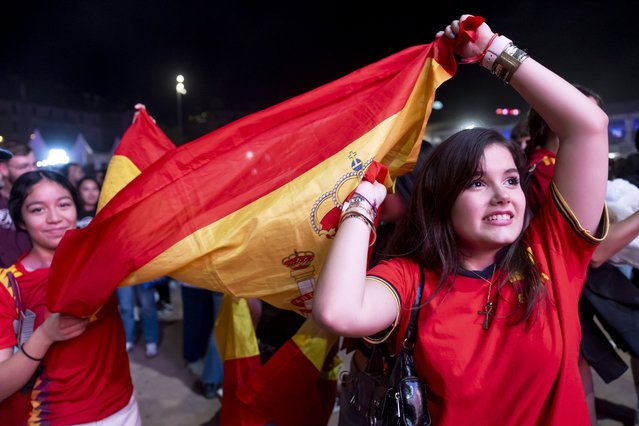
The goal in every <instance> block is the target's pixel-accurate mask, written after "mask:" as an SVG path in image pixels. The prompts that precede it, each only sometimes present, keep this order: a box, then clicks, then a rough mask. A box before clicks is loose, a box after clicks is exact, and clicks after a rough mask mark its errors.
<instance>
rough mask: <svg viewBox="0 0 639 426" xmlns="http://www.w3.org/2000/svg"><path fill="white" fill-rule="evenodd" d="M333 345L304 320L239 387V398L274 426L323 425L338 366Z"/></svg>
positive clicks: (332, 338)
mask: <svg viewBox="0 0 639 426" xmlns="http://www.w3.org/2000/svg"><path fill="white" fill-rule="evenodd" d="M336 341H337V337H336V336H333V335H330V334H327V333H326V331H324V330H322V329H320V328H319V327H318V326H317V324H315V323H314V322H313V321H312V320H310V319H309V320H306V322H305V323H304V324H303V325H302V327H301V328H300V329H299V330H298V332H297V333H296V334H295V335H294V336H293V337H292V338H291V339H289V340H288V341H287V342H286V343H285V344H284V346H282V347H281V348H279V349H278V350H277V352H275V354H274V355H273V356H272V357H271V358H270V359H269V360H268V361H267V362H266V364H264V365H263V366H262V367H261V368H260V369H257V370H255V371H254V373H253V375H252V377H251V380H250V381H249V382H248V383H246V384H244V385H243V386H241V387H240V388H239V390H238V397H239V399H240V400H241V401H242V402H243V403H244V404H245V405H246V406H247V407H250V408H251V410H252V411H253V412H255V413H259V414H260V415H261V416H262V417H264V418H266V419H268V420H269V421H270V422H274V423H276V424H277V425H279V426H297V425H302V424H303V425H308V426H324V425H326V424H327V423H328V420H329V418H330V416H331V414H332V412H333V407H334V405H335V395H336V387H337V373H338V368H339V365H340V361H339V358H338V357H337V356H335V353H336V348H337V345H336V344H335V343H336ZM225 374H226V372H225ZM224 395H226V388H225V389H224ZM222 407H224V403H222Z"/></svg>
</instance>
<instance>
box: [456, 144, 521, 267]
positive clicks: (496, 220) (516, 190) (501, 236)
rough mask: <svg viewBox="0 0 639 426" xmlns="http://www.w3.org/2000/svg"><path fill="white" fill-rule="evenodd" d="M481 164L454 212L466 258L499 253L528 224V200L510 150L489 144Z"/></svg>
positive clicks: (460, 196) (457, 232)
mask: <svg viewBox="0 0 639 426" xmlns="http://www.w3.org/2000/svg"><path fill="white" fill-rule="evenodd" d="M480 165H481V170H482V174H481V175H478V176H475V178H474V179H473V180H472V182H471V183H470V184H469V185H468V186H467V187H466V189H464V190H463V191H462V192H461V193H460V194H459V196H458V197H457V200H455V204H453V209H452V212H451V216H452V224H453V229H454V230H455V234H456V236H457V240H458V243H459V246H460V249H461V250H462V253H463V255H464V256H465V257H473V256H476V255H481V254H485V253H486V252H490V251H494V252H495V253H496V252H497V251H498V250H499V249H500V248H502V247H504V246H506V245H508V244H511V243H513V242H514V241H515V240H516V239H517V237H518V236H519V234H520V233H521V230H522V228H523V225H524V216H525V211H526V197H525V195H524V192H523V190H522V188H521V185H520V183H519V172H518V171H517V166H516V165H515V161H514V159H513V157H512V155H511V153H510V151H509V150H508V149H507V148H506V147H504V146H502V145H500V144H496V143H495V144H491V145H488V146H487V147H486V149H485V150H484V156H483V158H482V160H481V163H480Z"/></svg>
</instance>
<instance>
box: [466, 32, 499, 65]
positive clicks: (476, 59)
mask: <svg viewBox="0 0 639 426" xmlns="http://www.w3.org/2000/svg"><path fill="white" fill-rule="evenodd" d="M498 36H499V34H497V33H493V36H492V37H491V38H490V40H488V43H487V44H486V47H484V50H483V51H482V52H481V53H480V54H479V55H475V56H471V57H470V58H463V59H462V60H461V61H459V63H460V64H474V63H475V62H480V61H481V60H482V59H484V56H486V52H488V48H489V47H490V45H491V44H493V41H495V39H496V38H497V37H498Z"/></svg>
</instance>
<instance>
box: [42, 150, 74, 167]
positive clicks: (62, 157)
mask: <svg viewBox="0 0 639 426" xmlns="http://www.w3.org/2000/svg"><path fill="white" fill-rule="evenodd" d="M38 163H40V164H38V165H39V166H40V167H45V166H55V165H59V164H69V156H68V155H67V152H66V151H65V150H64V149H59V148H52V149H50V150H49V156H48V157H47V159H46V160H43V161H39V162H38Z"/></svg>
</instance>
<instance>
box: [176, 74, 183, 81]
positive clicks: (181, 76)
mask: <svg viewBox="0 0 639 426" xmlns="http://www.w3.org/2000/svg"><path fill="white" fill-rule="evenodd" d="M175 81H177V82H178V83H184V76H183V75H182V74H180V75H178V76H177V77H175Z"/></svg>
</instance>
